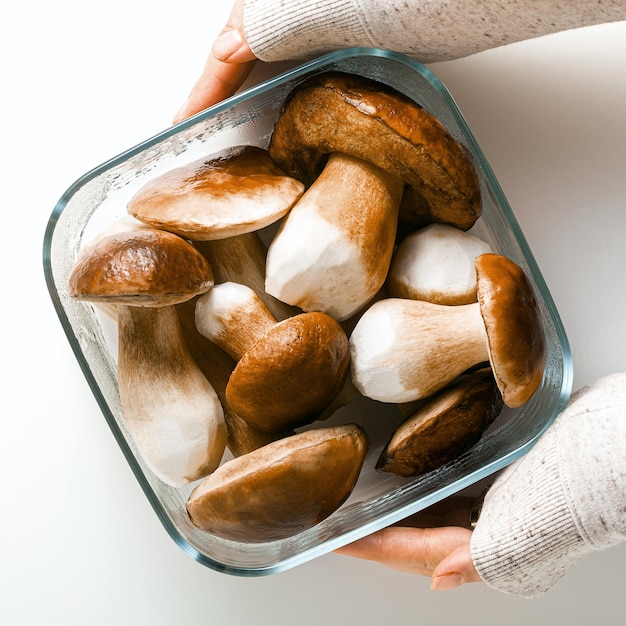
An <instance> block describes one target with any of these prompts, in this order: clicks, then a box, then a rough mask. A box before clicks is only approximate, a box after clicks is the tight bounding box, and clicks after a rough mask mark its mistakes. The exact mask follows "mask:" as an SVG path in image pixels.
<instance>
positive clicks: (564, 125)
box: [0, 0, 626, 626]
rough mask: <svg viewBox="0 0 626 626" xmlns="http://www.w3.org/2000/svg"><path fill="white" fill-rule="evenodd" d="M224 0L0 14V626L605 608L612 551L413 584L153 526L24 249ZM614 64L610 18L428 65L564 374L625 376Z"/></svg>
mask: <svg viewBox="0 0 626 626" xmlns="http://www.w3.org/2000/svg"><path fill="white" fill-rule="evenodd" d="M228 4H229V3H228V2H222V3H221V5H223V6H215V5H214V3H213V2H208V1H206V0H205V1H204V2H193V1H190V0H187V1H185V0H181V1H180V2H177V3H169V4H167V3H154V2H148V1H147V0H135V1H134V2H122V1H121V0H110V1H109V2H108V3H106V4H105V5H92V4H89V3H87V4H85V3H79V2H75V1H72V0H58V1H57V2H54V3H44V2H41V1H40V2H35V3H22V4H20V5H19V6H18V4H17V3H14V5H13V8H12V13H10V14H6V15H5V21H4V22H3V26H4V28H3V31H4V34H3V37H2V38H0V46H1V48H2V55H1V57H0V58H1V59H2V61H1V63H2V79H1V80H2V83H3V89H2V91H3V94H4V95H3V96H2V100H1V101H0V102H1V104H0V106H1V108H2V122H3V126H4V129H3V150H2V152H3V161H2V163H3V168H2V171H3V172H4V173H3V175H2V181H3V189H4V198H3V202H2V216H3V220H4V226H3V230H2V240H1V241H2V243H1V245H0V255H1V257H2V262H1V263H0V272H1V273H2V274H1V284H2V286H3V288H5V289H6V290H7V291H6V293H5V295H4V296H3V299H2V320H3V328H4V332H5V335H4V337H3V340H2V342H1V343H0V346H1V348H0V350H1V353H2V355H3V361H4V368H3V374H2V378H0V380H1V381H2V386H1V389H2V403H1V404H0V406H1V407H2V409H1V412H2V434H1V436H0V464H1V468H2V477H3V480H2V485H3V487H2V496H1V499H2V515H1V517H0V531H1V533H0V534H1V537H2V539H1V541H2V549H1V551H0V623H2V624H7V625H11V626H15V625H21V624H24V625H26V624H28V625H39V624H42V625H43V624H46V625H55V626H56V625H63V626H69V625H79V624H80V625H81V626H82V625H105V624H106V625H109V624H124V625H125V624H151V625H154V626H156V625H173V624H176V625H179V624H228V625H229V626H239V625H241V626H244V625H245V626H250V625H253V624H254V625H257V624H268V625H269V624H272V625H275V626H278V625H293V624H299V625H301V626H308V625H316V624H329V625H331V624H333V625H334V624H358V625H363V626H364V625H369V624H371V625H377V626H378V625H380V624H394V625H396V624H397V625H404V624H407V625H408V624H418V623H428V624H436V625H437V624H445V625H447V624H450V625H452V624H454V625H456V624H462V625H463V626H468V625H472V624H480V625H481V626H488V625H491V624H493V625H502V624H526V623H533V624H535V625H537V626H539V625H541V624H550V625H551V624H568V625H570V626H573V625H583V624H589V623H593V622H594V621H596V620H598V619H601V620H602V623H603V624H610V625H612V624H621V623H623V614H624V608H625V604H624V580H625V579H626V545H622V546H621V547H619V548H616V549H612V550H609V551H605V552H602V553H597V554H595V555H593V556H591V557H589V558H587V559H586V560H585V561H583V562H582V563H581V564H580V565H579V566H578V567H576V568H575V569H574V570H573V571H572V572H571V573H570V574H569V576H568V577H567V578H566V579H565V580H564V581H562V582H561V583H560V584H559V585H558V586H557V587H556V588H555V589H553V591H552V592H550V593H549V594H548V595H547V596H544V597H543V598H541V599H538V600H534V601H527V600H519V599H515V598H511V597H507V596H504V595H502V594H499V593H496V592H494V591H491V590H489V589H488V588H487V587H486V586H484V585H470V586H465V587H463V588H461V589H458V590H455V591H452V592H447V593H441V594H436V593H432V592H430V591H429V588H428V580H426V579H422V578H417V577H413V576H410V575H407V574H401V573H397V572H393V571H391V570H387V569H385V568H383V567H381V566H379V565H377V564H373V563H365V562H360V561H356V560H353V559H349V558H347V557H340V556H337V555H332V554H331V555H327V556H324V557H322V558H319V559H317V560H315V561H314V562H310V563H308V564H305V565H302V566H300V567H297V568H295V569H293V570H290V571H288V572H285V573H282V574H279V575H275V576H270V577H265V578H252V579H246V578H238V577H232V576H227V575H223V574H219V573H216V572H213V571H211V570H209V569H207V568H205V567H203V566H201V565H199V564H197V563H196V562H194V561H193V560H192V559H191V558H190V557H189V556H187V555H186V554H185V553H183V552H182V551H181V550H180V549H179V548H178V547H177V546H176V545H175V544H174V542H173V541H172V540H171V539H170V537H169V536H168V535H167V533H166V532H165V530H164V529H163V528H162V526H161V524H160V522H159V521H158V520H157V518H156V516H155V515H154V513H153V511H152V509H151V507H150V505H149V504H148V502H147V501H146V498H145V497H144V495H143V493H142V491H141V489H140V488H139V486H138V484H137V483H136V481H135V479H134V477H133V475H132V473H131V471H130V469H129V467H128V465H127V464H126V462H125V460H124V458H123V456H122V453H121V452H120V450H119V448H118V446H117V444H116V442H115V441H114V438H113V436H112V434H111V432H110V431H109V428H108V426H107V425H106V423H105V421H104V418H103V417H102V415H101V413H100V411H99V408H98V406H97V404H96V401H95V400H94V398H93V396H92V394H91V392H90V390H89V389H88V387H87V383H86V382H85V380H84V378H83V376H82V374H81V372H80V370H79V367H78V365H77V363H76V361H75V359H74V356H73V354H72V352H71V349H70V347H69V344H68V342H67V340H66V338H65V335H64V333H63V330H62V328H61V325H60V323H59V321H58V319H57V316H56V313H55V311H54V309H53V307H52V304H51V302H50V299H49V296H48V293H47V289H46V286H45V283H44V276H43V269H42V261H41V249H42V242H43V234H44V229H45V226H46V223H47V220H48V217H49V215H50V213H51V211H52V209H53V207H54V205H55V204H56V202H57V200H58V199H59V197H60V196H61V194H62V193H63V192H64V191H65V189H66V188H67V187H69V185H70V184H71V183H73V182H74V181H75V180H76V179H77V178H78V177H79V176H80V175H82V174H83V173H84V172H86V171H87V170H89V169H91V168H93V167H95V166H97V165H99V164H100V163H102V162H103V161H106V160H108V159H109V158H111V157H113V156H115V155H117V154H119V153H120V152H122V151H124V150H125V149H127V148H129V147H131V146H133V145H135V144H137V143H139V142H140V141H142V140H144V139H146V138H148V137H150V136H152V135H154V134H156V133H158V132H160V131H161V130H163V129H164V128H166V127H167V126H168V125H169V123H170V120H171V118H172V116H173V114H174V113H175V112H176V110H177V109H178V107H179V105H180V104H181V103H182V101H183V100H184V98H185V97H186V95H187V92H188V89H189V87H190V86H191V84H192V82H193V81H194V80H195V78H196V75H197V74H198V72H199V71H200V68H201V66H202V64H203V61H204V57H205V53H206V51H207V49H208V45H209V42H210V41H211V39H212V36H213V34H215V33H216V32H217V31H218V30H219V28H220V27H221V25H222V23H223V20H224V18H225V16H226V14H227V12H228V6H227V5H228ZM625 67H626V23H622V24H616V25H609V26H602V27H594V28H590V29H585V30H581V31H576V32H570V33H565V34H561V35H557V36H552V37H547V38H543V39H540V40H535V41H532V42H527V43H522V44H516V45H513V46H509V47H507V48H502V49H499V50H495V51H490V52H486V53H483V54H480V55H476V56H474V57H472V58H468V59H464V60H459V61H455V62H450V63H445V64H437V65H434V66H432V69H433V70H434V71H435V72H436V73H437V74H438V75H439V76H440V77H441V78H442V79H443V81H444V83H445V84H446V85H447V86H448V88H449V89H450V91H451V92H452V95H453V96H454V97H455V99H456V100H457V102H458V104H459V106H460V108H461V110H462V111H463V113H464V114H465V116H466V118H467V120H468V122H469V125H470V127H471V128H472V130H473V132H474V134H475V135H476V137H477V139H478V141H479V143H480V144H481V146H482V148H483V150H484V152H485V154H486V155H487V158H488V159H489V161H490V162H491V165H492V166H493V169H494V171H495V173H496V175H497V177H498V178H499V180H500V182H501V185H502V187H503V189H504V191H505V193H506V195H507V196H508V198H509V201H510V203H511V205H512V207H513V209H514V211H515V212H516V214H517V217H518V219H519V221H520V223H521V226H522V228H523V230H524V231H525V233H526V236H527V238H528V240H529V243H530V245H531V247H532V249H533V251H534V253H535V256H536V258H537V260H538V263H539V265H540V267H541V268H542V270H543V273H544V277H545V279H546V281H547V283H548V286H549V288H550V289H551V291H552V294H553V296H554V299H555V301H556V304H557V306H558V308H559V310H560V313H561V316H562V319H563V322H564V325H565V327H566V330H567V332H568V334H569V338H570V341H571V345H572V350H573V354H574V361H575V368H576V369H575V371H576V375H575V386H576V387H578V386H580V385H583V384H585V383H587V382H589V381H591V380H592V379H594V378H596V377H598V376H600V375H603V374H606V373H609V372H614V371H622V370H625V369H626V330H625V325H624V319H625V318H626V278H625V271H626V168H625V164H626V123H625V117H624V112H625V111H626V70H624V68H625ZM278 69H279V68H276V67H272V68H270V72H276V71H277V70H278ZM261 75H262V73H257V75H256V78H255V80H258V79H259V78H260V76H261ZM7 192H8V196H7ZM590 471H592V468H590Z"/></svg>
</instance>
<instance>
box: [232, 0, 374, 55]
mask: <svg viewBox="0 0 626 626" xmlns="http://www.w3.org/2000/svg"><path fill="white" fill-rule="evenodd" d="M244 30H245V33H246V37H247V39H248V44H249V45H250V48H251V50H252V52H253V53H254V54H255V56H256V57H257V58H259V59H261V60H262V61H284V60H292V59H303V58H311V57H313V56H317V55H319V54H322V53H324V52H329V51H331V50H336V49H339V48H342V47H343V48H345V47H352V46H372V42H371V41H370V40H369V38H368V37H367V35H366V34H365V31H364V29H363V26H362V24H361V21H360V20H359V16H358V14H357V12H356V10H355V8H354V5H353V4H352V2H351V1H350V0H330V1H328V2H324V3H317V2H310V1H308V0H283V1H281V2H280V3H279V2H276V1H275V0H274V1H272V0H246V4H245V8H244Z"/></svg>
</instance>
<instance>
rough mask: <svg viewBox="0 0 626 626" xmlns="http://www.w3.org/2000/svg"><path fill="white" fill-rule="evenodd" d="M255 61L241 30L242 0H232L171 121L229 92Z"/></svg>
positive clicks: (211, 103)
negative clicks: (206, 55)
mask: <svg viewBox="0 0 626 626" xmlns="http://www.w3.org/2000/svg"><path fill="white" fill-rule="evenodd" d="M255 63H256V57H255V56H254V54H253V53H252V50H250V46H249V45H248V42H247V40H246V35H245V32H244V30H243V0H235V3H234V5H233V8H232V10H231V13H230V17H229V18H228V21H227V22H226V25H225V26H224V28H223V29H222V32H221V33H220V35H219V37H218V38H217V39H216V40H215V41H214V42H213V46H212V48H211V52H210V53H209V56H208V57H207V60H206V63H205V65H204V70H203V72H202V75H201V76H200V78H198V80H197V81H196V84H195V85H194V86H193V88H192V90H191V93H190V94H189V97H188V98H187V101H186V102H185V103H184V104H183V106H182V107H181V108H180V109H179V111H178V113H177V114H176V116H175V117H174V120H173V121H174V123H177V122H180V121H182V120H184V119H186V118H188V117H191V116H192V115H194V114H195V113H198V112H199V111H202V110H203V109H206V108H207V107H208V106H211V105H213V104H216V103H218V102H220V101H222V100H224V99H225V98H228V97H229V96H232V95H233V94H234V93H235V92H236V91H237V89H239V87H241V85H242V84H243V82H244V81H245V80H246V78H247V77H248V76H249V74H250V72H251V71H252V68H253V67H254V64H255Z"/></svg>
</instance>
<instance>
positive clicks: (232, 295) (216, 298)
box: [196, 282, 277, 361]
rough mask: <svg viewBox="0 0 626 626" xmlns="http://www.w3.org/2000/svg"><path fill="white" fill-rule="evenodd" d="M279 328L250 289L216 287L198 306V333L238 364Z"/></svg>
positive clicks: (227, 285) (230, 286)
mask: <svg viewBox="0 0 626 626" xmlns="http://www.w3.org/2000/svg"><path fill="white" fill-rule="evenodd" d="M276 324H277V320H276V318H275V317H274V316H273V315H272V313H271V312H270V310H269V309H268V308H267V307H266V306H265V304H264V303H263V301H262V300H261V298H260V297H259V296H258V294H257V293H256V292H255V291H254V290H253V289H251V288H250V287H247V286H246V285H240V284H238V283H233V282H227V283H222V284H220V285H216V286H215V287H213V289H211V291H209V292H207V293H205V294H204V295H202V296H200V298H198V301H197V302H196V327H197V328H198V331H199V332H200V333H201V334H202V335H204V336H205V337H207V338H208V339H210V340H211V341H213V342H214V343H216V344H217V345H218V346H219V347H220V348H222V350H224V351H225V352H227V353H228V354H229V355H230V356H231V357H232V358H233V359H235V360H236V361H239V360H240V359H241V358H242V357H243V356H244V354H246V352H248V350H249V349H250V348H251V347H252V346H253V345H254V344H255V343H256V342H257V341H258V340H259V339H260V338H261V337H263V336H264V335H265V334H266V333H267V332H268V331H269V330H271V329H272V328H273V327H274V326H275V325H276Z"/></svg>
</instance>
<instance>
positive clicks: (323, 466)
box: [187, 424, 369, 543]
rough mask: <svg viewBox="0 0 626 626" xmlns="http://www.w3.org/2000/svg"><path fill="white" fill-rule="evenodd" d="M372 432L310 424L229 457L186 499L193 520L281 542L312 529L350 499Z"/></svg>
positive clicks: (222, 532) (238, 535)
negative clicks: (300, 429)
mask: <svg viewBox="0 0 626 626" xmlns="http://www.w3.org/2000/svg"><path fill="white" fill-rule="evenodd" d="M368 448H369V438H368V437H367V434H366V433H365V431H364V430H363V429H362V428H361V427H360V426H357V425H354V424H349V425H345V426H336V427H331V428H321V429H316V430H310V431H307V432H303V433H300V434H297V435H293V436H291V437H286V438H285V439H281V440H279V441H276V442H273V443H270V444H267V445H266V446H263V447H262V448H258V449H257V450H254V451H253V452H250V453H248V454H245V455H243V456H240V457H237V458H236V459H233V460H231V461H227V462H226V463H224V464H223V465H222V466H221V467H219V468H218V469H217V470H216V471H215V472H214V473H213V474H211V476H209V477H208V478H207V479H206V480H204V481H203V482H202V483H201V484H200V485H198V486H197V487H196V488H195V489H194V490H193V491H192V492H191V494H190V496H189V499H188V501H187V511H188V513H189V517H190V519H191V521H192V522H193V523H194V524H195V525H196V526H198V527H199V528H200V529H202V530H204V531H206V532H210V533H213V534H215V535H218V536H220V537H223V538H226V539H231V540H234V541H241V542H246V543H258V542H264V541H277V540H280V539H284V538H286V537H290V536H292V535H295V534H296V533H299V532H301V531H304V530H306V529H308V528H311V527H312V526H314V525H315V524H318V523H319V522H321V521H322V520H323V519H325V518H326V517H328V516H329V515H330V514H331V513H333V512H334V511H335V510H337V508H339V506H341V504H343V502H345V500H346V499H347V498H348V496H349V495H350V493H351V492H352V490H353V489H354V486H355V484H356V482H357V479H358V476H359V473H360V471H361V467H362V465H363V461H364V460H365V455H366V453H367V450H368Z"/></svg>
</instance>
